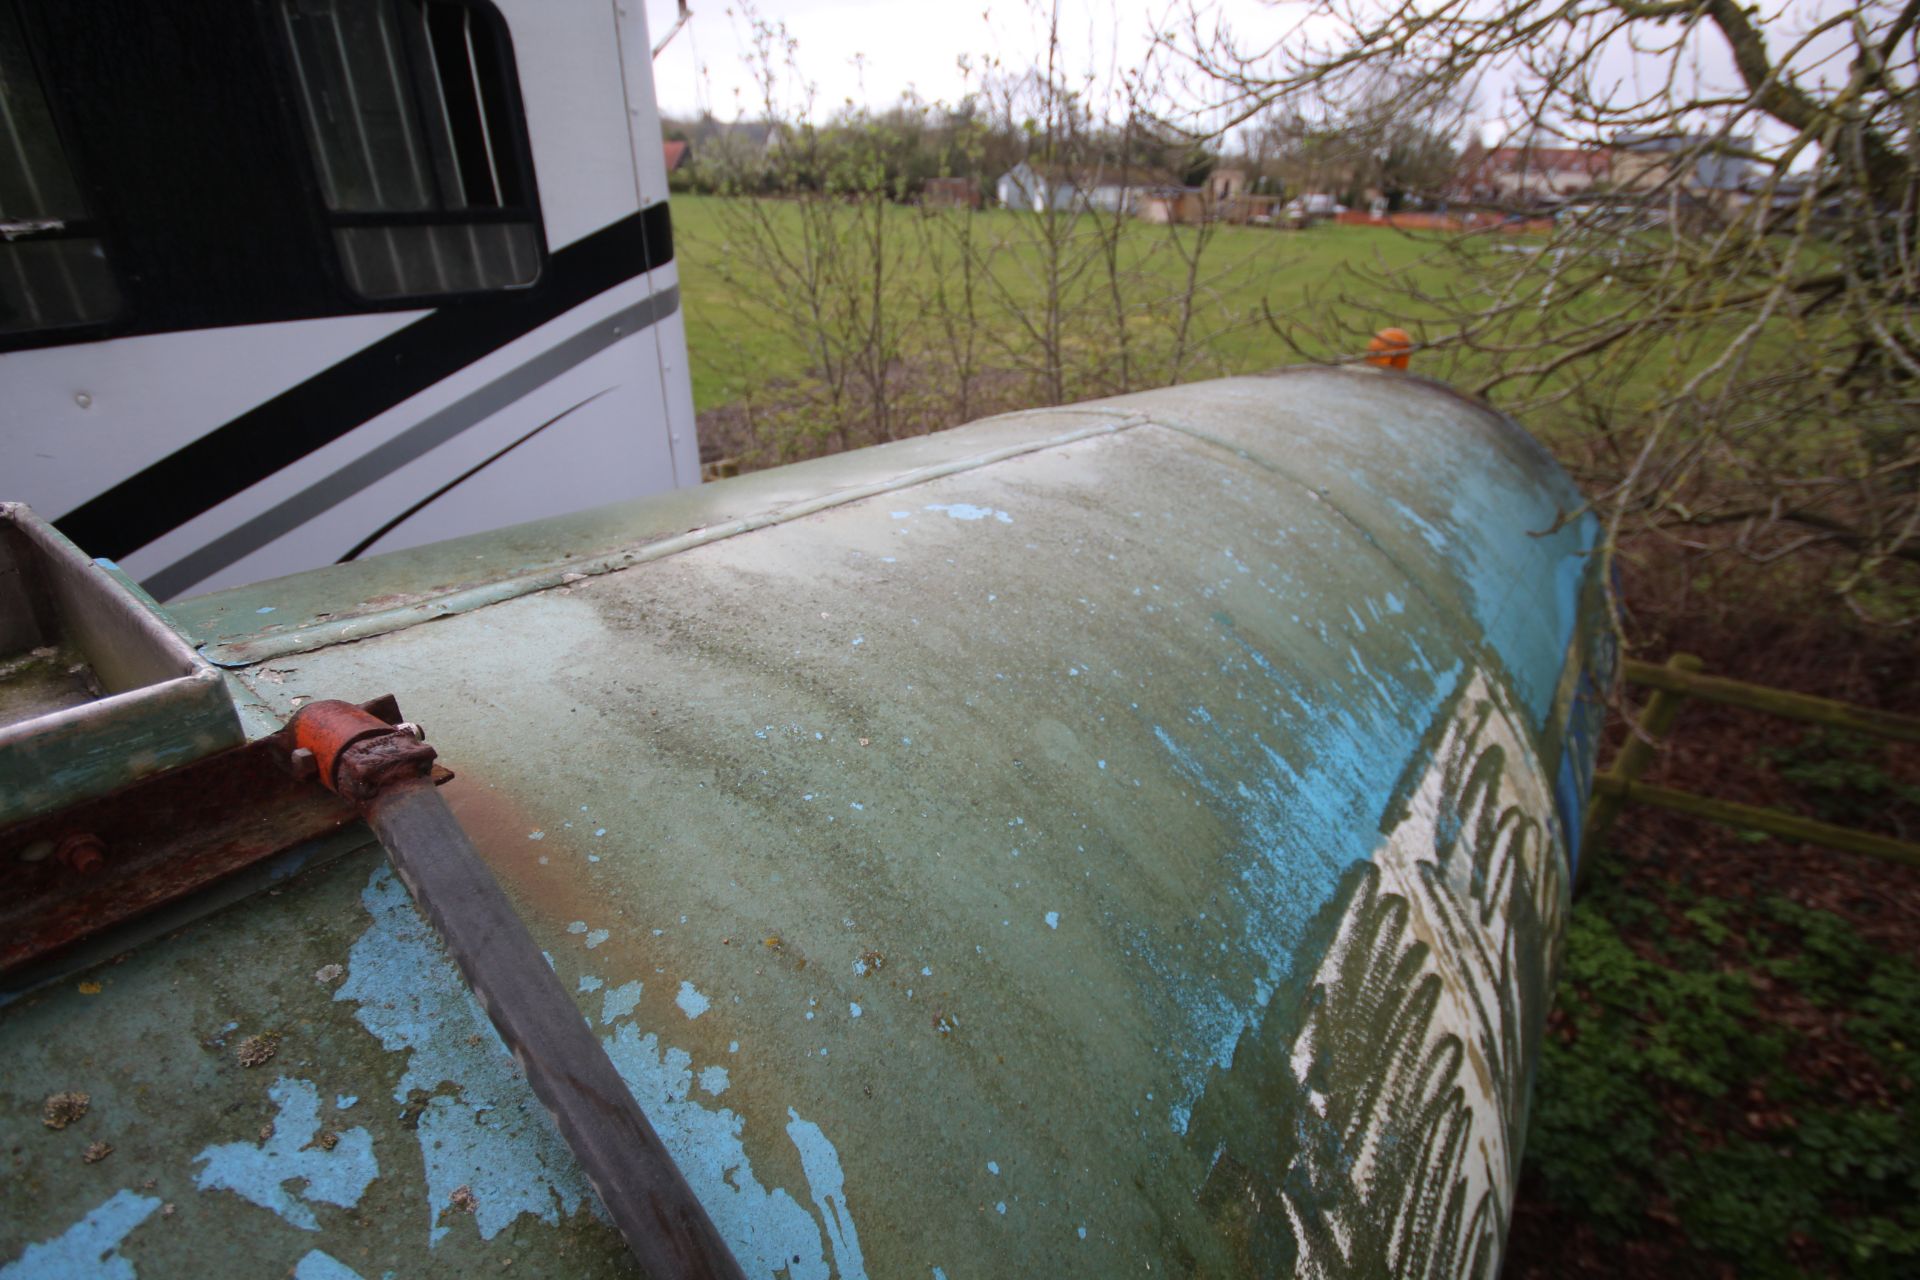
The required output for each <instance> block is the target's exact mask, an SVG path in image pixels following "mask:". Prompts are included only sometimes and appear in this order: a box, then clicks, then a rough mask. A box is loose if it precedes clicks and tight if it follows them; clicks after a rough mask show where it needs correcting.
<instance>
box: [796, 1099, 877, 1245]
mask: <svg viewBox="0 0 1920 1280" xmlns="http://www.w3.org/2000/svg"><path fill="white" fill-rule="evenodd" d="M787 1137H788V1138H790V1139H791V1140H792V1141H793V1145H794V1147H795V1149H796V1150H798V1151H799V1152H800V1169H801V1172H803V1173H805V1174H806V1175H807V1189H808V1190H809V1191H810V1192H812V1193H813V1203H814V1204H815V1205H816V1206H817V1207H818V1208H819V1210H820V1219H821V1221H822V1222H824V1223H825V1224H826V1228H827V1238H828V1239H829V1240H830V1241H832V1242H833V1261H834V1265H835V1267H836V1268H837V1269H838V1271H839V1273H840V1276H841V1280H854V1277H864V1276H865V1275H866V1274H867V1263H866V1259H865V1258H864V1257H862V1256H861V1253H860V1233H859V1231H858V1230H856V1229H855V1228H854V1225H853V1214H852V1213H851V1212H849V1211H848V1209H847V1179H846V1174H845V1173H844V1172H843V1171H842V1170H841V1168H840V1153H839V1152H838V1151H836V1150H834V1146H833V1144H832V1143H831V1142H828V1141H827V1135H826V1134H824V1133H822V1132H821V1131H820V1126H819V1125H817V1124H815V1123H813V1122H812V1121H811V1120H802V1119H801V1118H800V1113H799V1112H797V1111H795V1110H794V1109H793V1108H792V1107H788V1108H787Z"/></svg>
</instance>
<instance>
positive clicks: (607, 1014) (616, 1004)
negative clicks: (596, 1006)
mask: <svg viewBox="0 0 1920 1280" xmlns="http://www.w3.org/2000/svg"><path fill="white" fill-rule="evenodd" d="M641 990H642V988H641V985H640V981H639V979H637V978H636V979H635V980H634V981H632V982H623V983H621V984H620V985H619V986H617V987H608V988H607V990H606V994H604V995H602V996H601V997H600V1025H601V1026H603V1027H604V1026H606V1025H607V1024H608V1023H609V1022H612V1021H613V1020H614V1019H615V1018H624V1017H626V1016H627V1015H628V1014H630V1013H632V1012H633V1011H634V1008H635V1006H637V1005H638V1004H639V1003H640V992H641Z"/></svg>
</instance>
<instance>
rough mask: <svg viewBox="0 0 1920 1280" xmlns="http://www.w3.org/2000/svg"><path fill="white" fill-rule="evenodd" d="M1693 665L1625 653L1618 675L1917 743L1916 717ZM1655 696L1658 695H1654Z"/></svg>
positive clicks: (1919, 729) (1918, 721)
mask: <svg viewBox="0 0 1920 1280" xmlns="http://www.w3.org/2000/svg"><path fill="white" fill-rule="evenodd" d="M1696 670H1697V668H1692V667H1690V668H1687V669H1685V670H1678V669H1675V668H1674V667H1673V666H1672V664H1671V663H1669V664H1668V665H1667V666H1665V667H1657V666H1655V665H1653V664H1652V663H1651V662H1636V661H1634V660H1633V659H1631V658H1630V659H1628V660H1627V661H1626V662H1624V663H1623V664H1621V668H1620V675H1621V678H1622V679H1624V680H1626V681H1628V682H1629V683H1631V684H1638V685H1645V686H1647V687H1648V688H1651V689H1658V690H1661V691H1662V692H1666V693H1676V694H1684V695H1686V696H1687V697H1690V698H1699V699H1700V700H1702V701H1703V702H1718V703H1722V704H1724V705H1726V706H1730V707H1745V708H1746V709H1748V710H1750V711H1765V712H1768V713H1769V714H1772V715H1776V716H1784V717H1786V718H1787V719H1789V720H1804V721H1806V722H1808V723H1810V724H1819V725H1826V726H1828V727H1830V728H1835V729H1849V730H1852V731H1853V732H1855V733H1864V734H1870V735H1872V736H1873V737H1876V738H1892V739H1894V740H1895V741H1898V742H1920V716H1904V715H1900V714H1898V713H1897V712H1893V711H1876V710H1874V709H1873V708H1871V707H1856V706H1854V705H1853V704H1852V703H1848V702H1835V701H1833V700H1831V699H1829V698H1815V697H1811V696H1809V695H1808V694H1804V693H1788V692H1787V691H1786V690H1784V689H1768V688H1764V687H1762V686H1760V685H1756V684H1747V683H1745V682H1744V681H1740V680H1729V679H1727V678H1726V677H1724V676H1703V675H1698V674H1695V671H1696ZM1655 696H1656V698H1657V697H1658V695H1657V694H1656V695H1655Z"/></svg>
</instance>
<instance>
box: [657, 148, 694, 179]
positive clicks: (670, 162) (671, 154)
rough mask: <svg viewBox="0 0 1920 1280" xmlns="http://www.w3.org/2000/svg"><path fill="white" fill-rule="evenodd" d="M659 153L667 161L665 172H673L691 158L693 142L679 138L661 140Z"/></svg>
mask: <svg viewBox="0 0 1920 1280" xmlns="http://www.w3.org/2000/svg"><path fill="white" fill-rule="evenodd" d="M660 154H661V157H662V158H663V159H665V160H666V162H667V172H668V173H673V172H675V171H676V170H678V169H680V168H682V167H684V166H685V165H687V164H688V163H690V162H691V161H692V160H693V144H692V143H691V142H685V141H680V140H673V141H668V142H662V143H661V144H660Z"/></svg>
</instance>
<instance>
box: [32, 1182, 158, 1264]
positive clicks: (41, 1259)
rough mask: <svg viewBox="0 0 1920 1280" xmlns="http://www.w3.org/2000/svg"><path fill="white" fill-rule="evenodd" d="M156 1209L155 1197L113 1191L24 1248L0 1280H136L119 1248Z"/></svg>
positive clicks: (156, 1199) (156, 1201)
mask: <svg viewBox="0 0 1920 1280" xmlns="http://www.w3.org/2000/svg"><path fill="white" fill-rule="evenodd" d="M159 1207H160V1200H159V1198H158V1197H157V1196H143V1195H136V1194H134V1193H133V1192H131V1191H124V1190H123V1191H116V1192H114V1193H113V1194H112V1195H111V1196H109V1197H107V1199H106V1200H104V1201H102V1202H101V1203H100V1204H99V1205H98V1206H97V1207H96V1208H95V1209H94V1210H93V1211H92V1212H91V1213H89V1214H87V1215H86V1216H85V1217H84V1218H82V1219H80V1221H78V1222H76V1223H74V1224H73V1225H72V1226H70V1227H68V1228H67V1229H66V1230H65V1231H62V1232H61V1233H60V1234H59V1235H57V1236H55V1237H54V1238H53V1239H51V1240H43V1241H41V1242H40V1243H39V1244H30V1245H28V1246H27V1248H26V1251H25V1252H24V1253H22V1254H21V1255H20V1256H19V1257H17V1258H15V1259H14V1260H13V1261H12V1262H9V1263H8V1264H7V1265H6V1266H4V1267H0V1280H75V1278H76V1277H80V1276H86V1277H89V1280H138V1275H139V1273H138V1272H136V1271H135V1270H134V1269H133V1263H131V1262H129V1261H128V1260H127V1259H126V1258H123V1257H121V1256H120V1245H121V1244H122V1243H123V1242H124V1241H125V1240H126V1238H127V1237H128V1236H129V1235H130V1234H132V1232H133V1229H134V1228H135V1227H137V1226H139V1225H140V1224H141V1223H143V1222H145V1221H146V1220H147V1219H148V1218H150V1217H152V1216H153V1212H154V1210H156V1209H158V1208H159Z"/></svg>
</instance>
